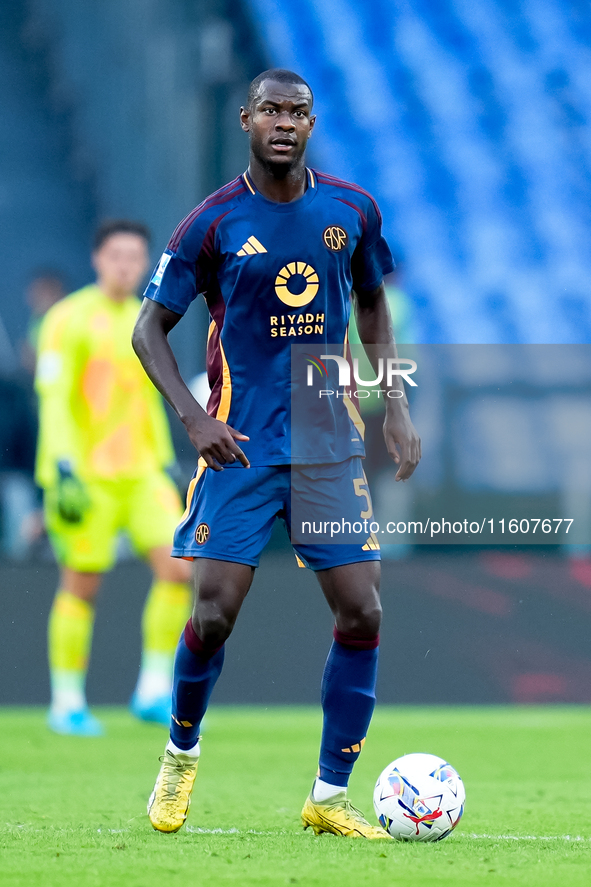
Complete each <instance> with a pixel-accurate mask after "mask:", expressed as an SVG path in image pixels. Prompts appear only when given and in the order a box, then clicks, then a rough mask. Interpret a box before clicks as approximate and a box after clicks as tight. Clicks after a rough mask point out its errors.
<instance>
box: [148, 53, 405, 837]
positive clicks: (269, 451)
mask: <svg viewBox="0 0 591 887" xmlns="http://www.w3.org/2000/svg"><path fill="white" fill-rule="evenodd" d="M312 101H313V97H312V92H311V89H310V87H309V86H308V84H307V83H306V82H305V81H304V80H303V79H302V78H301V77H299V76H298V75H297V74H294V73H293V72H291V71H285V70H283V69H273V70H270V71H266V72H264V73H263V74H260V75H259V76H258V77H257V78H255V80H253V82H252V83H251V86H250V90H249V96H248V104H247V106H246V107H245V108H242V109H241V112H240V120H241V125H242V129H243V130H244V131H245V132H247V133H248V134H249V139H250V162H249V167H248V170H247V172H245V173H244V175H242V176H240V177H238V178H237V179H235V180H234V181H233V182H230V184H228V185H226V186H225V187H224V188H221V189H220V190H219V191H216V192H215V193H214V194H212V195H211V196H210V197H208V198H207V199H206V200H204V201H203V203H201V204H200V205H199V206H198V207H197V208H196V209H195V210H194V211H193V212H192V213H190V214H189V216H187V218H186V219H185V220H184V221H182V222H181V223H180V225H179V226H178V227H177V229H176V231H175V232H174V234H173V236H172V238H171V240H170V242H169V244H168V247H167V249H166V250H165V252H164V254H163V256H162V258H161V260H160V262H159V264H158V266H157V268H156V270H155V272H154V275H153V277H152V280H151V282H150V284H149V286H148V288H147V290H146V294H145V295H146V297H147V298H146V299H145V300H144V303H143V306H142V310H141V312H140V315H139V318H138V322H137V325H136V328H135V331H134V338H133V344H134V347H135V350H136V352H137V354H138V356H139V358H140V360H141V361H142V363H143V365H144V367H145V369H146V372H147V373H148V375H149V376H150V378H151V379H152V381H153V382H154V384H155V385H156V387H157V388H158V389H159V390H160V391H161V392H162V394H163V395H164V396H165V397H166V398H167V400H168V401H169V403H170V404H171V405H172V406H173V408H174V409H175V410H176V412H177V414H178V415H179V417H180V418H181V420H182V422H183V423H184V425H185V427H186V429H187V433H188V435H189V438H190V440H191V441H192V443H193V444H194V445H195V447H196V449H197V450H198V452H199V454H200V458H199V464H198V468H197V470H196V472H195V475H194V477H193V480H192V481H191V484H190V487H189V492H188V496H187V510H186V511H185V515H184V517H183V520H182V522H181V524H180V525H179V527H178V528H177V532H176V534H175V540H174V547H173V554H174V555H176V556H177V557H185V558H190V559H193V560H194V572H195V591H196V595H195V597H196V599H195V605H194V610H193V614H192V617H191V619H190V620H189V622H188V623H187V625H186V628H185V631H184V633H183V635H182V637H181V639H180V641H179V646H178V649H177V654H176V659H175V674H174V685H173V701H172V721H171V732H170V741H169V742H168V744H167V746H166V749H165V753H164V756H163V757H162V758H161V761H162V767H161V769H160V773H159V775H158V778H157V780H156V785H155V788H154V791H153V793H152V796H151V798H150V801H149V805H148V812H149V816H150V821H151V822H152V825H153V826H154V828H155V829H157V830H159V831H163V832H175V831H177V830H178V829H179V828H180V827H181V826H182V824H183V822H184V821H185V819H186V815H187V811H188V808H189V804H190V796H191V791H192V788H193V783H194V780H195V775H196V771H197V763H198V758H199V727H200V723H201V720H202V718H203V715H204V713H205V710H206V708H207V704H208V701H209V698H210V695H211V692H212V690H213V687H214V684H215V682H216V680H217V678H218V676H219V674H220V672H221V669H222V664H223V658H224V643H225V641H226V639H227V638H228V636H229V635H230V633H231V631H232V628H233V626H234V623H235V620H236V618H237V616H238V613H239V610H240V607H241V604H242V602H243V600H244V598H245V597H246V594H247V593H248V590H249V588H250V585H251V582H252V579H253V576H254V570H255V568H256V566H257V565H258V560H259V556H260V554H261V551H262V549H263V547H264V545H265V544H266V542H267V541H268V539H269V536H270V534H271V529H272V526H273V523H274V520H275V518H276V517H281V518H283V520H284V521H285V523H286V525H287V527H288V531H289V530H290V520H291V496H290V491H291V487H292V485H294V486H297V487H298V489H299V490H300V491H302V490H303V492H304V495H308V496H310V495H312V496H314V497H316V499H317V500H318V501H319V500H321V499H322V497H323V496H325V495H326V496H328V494H329V492H330V495H331V496H332V497H333V498H334V497H335V493H336V496H337V500H338V501H339V502H341V503H342V505H343V513H344V514H345V516H346V517H347V518H348V519H350V520H352V521H355V520H359V517H360V515H361V516H367V515H368V514H370V513H371V510H370V506H369V494H368V493H367V491H366V489H363V490H360V486H359V485H360V484H362V483H363V481H362V480H361V479H362V478H363V477H364V476H363V469H362V467H361V457H362V456H363V443H362V441H361V440H360V438H359V434H357V433H355V428H354V426H353V420H352V419H351V417H350V415H349V413H348V412H347V410H346V409H345V407H344V405H343V401H342V400H341V401H339V402H338V403H337V416H336V426H337V431H338V430H339V429H340V431H341V433H339V434H337V435H336V436H333V438H331V439H329V438H328V437H326V435H324V436H323V435H322V434H319V436H318V439H317V440H313V441H312V442H311V444H310V446H309V447H308V448H306V446H305V444H302V442H301V440H300V442H299V443H298V444H297V449H298V451H294V447H293V446H292V436H291V428H290V357H291V348H290V346H291V344H292V343H305V344H306V345H309V346H310V347H314V346H317V347H316V350H318V346H320V349H322V346H326V345H327V344H329V343H333V344H334V343H337V344H338V343H342V342H345V341H346V336H347V324H348V320H349V312H350V302H351V293H352V292H353V294H354V302H355V310H356V316H357V324H358V329H359V335H360V338H361V340H362V342H363V343H364V345H371V346H374V348H373V349H372V350H373V352H374V355H376V354H379V355H380V356H382V357H396V347H395V344H394V338H393V334H392V325H391V320H390V316H389V313H388V307H387V302H386V298H385V294H384V286H383V276H384V274H386V273H388V272H389V271H391V270H392V267H393V263H392V258H391V255H390V251H389V249H388V246H387V244H386V242H385V240H384V239H383V237H382V234H381V217H380V214H379V210H378V208H377V205H376V204H375V202H374V200H373V199H372V198H371V196H370V195H369V194H367V193H366V192H365V191H363V190H362V189H361V188H359V187H357V186H356V185H352V184H350V183H348V182H343V181H340V180H338V179H335V178H333V177H332V176H328V175H326V174H324V173H320V172H316V171H315V170H311V169H308V168H307V167H306V166H305V150H306V145H307V141H308V139H309V137H310V136H311V134H312V131H313V128H314V123H315V117H314V115H313V114H312ZM198 294H203V296H204V298H205V300H206V302H207V305H208V308H209V312H210V316H211V323H210V329H209V336H208V348H207V370H208V375H209V381H210V387H211V396H210V399H209V402H208V408H207V413H206V412H205V411H203V410H202V409H201V407H200V406H199V405H198V404H197V402H196V401H195V400H194V398H193V397H192V395H191V394H190V392H189V390H188V389H187V386H186V385H185V383H184V382H183V380H182V378H181V376H180V374H179V371H178V367H177V365H176V361H175V359H174V356H173V353H172V351H171V349H170V345H169V343H168V339H167V336H168V333H169V332H170V331H171V329H172V328H173V327H174V326H175V325H176V323H178V321H179V320H180V319H181V316H182V315H183V314H184V313H185V311H186V309H187V307H188V306H189V304H190V302H191V301H192V300H193V299H194V298H195V297H196V296H197V295H198ZM374 360H375V357H374ZM399 387H400V386H399ZM385 393H386V392H385ZM384 401H385V403H386V418H385V424H384V436H385V441H386V446H387V448H388V451H389V453H390V455H391V456H392V458H393V459H394V461H395V462H396V463H397V464H398V472H397V475H396V477H397V480H406V479H407V478H409V477H410V475H411V474H412V472H413V471H414V469H415V467H416V465H417V464H418V461H419V459H420V440H419V438H418V436H417V434H416V431H415V429H414V427H413V425H412V423H411V421H410V417H409V413H408V404H407V401H406V397H402V398H397V399H396V398H395V399H390V398H388V397H387V396H385V397H384ZM351 432H353V433H351ZM300 438H302V435H300ZM294 446H295V445H294ZM368 507H369V511H368ZM339 516H340V515H339ZM363 541H366V544H363ZM294 548H295V550H296V554H297V556H298V558H299V560H300V561H301V562H303V563H305V564H306V565H307V566H309V567H310V568H311V569H313V570H315V571H316V573H317V576H318V579H319V582H320V586H321V588H322V591H323V592H324V595H325V597H326V600H327V602H328V604H329V606H330V608H331V610H332V612H333V614H334V617H335V628H334V641H333V644H332V647H331V649H330V652H329V655H328V659H327V663H326V667H325V670H324V675H323V679H322V707H323V713H324V724H323V732H322V740H321V748H320V765H319V773H318V777H317V779H316V780H315V782H314V785H313V788H312V791H311V793H310V796H309V798H308V799H307V801H306V803H305V805H304V809H303V811H302V821H303V824H304V826H305V827H308V826H312V828H313V829H314V831H315V832H316V834H319V833H320V832H332V833H333V834H336V835H342V836H347V837H365V838H370V839H373V838H382V839H389V837H390V836H389V835H388V834H387V832H385V831H384V830H383V829H381V828H379V827H374V826H371V825H370V824H369V823H368V822H367V821H366V820H365V818H364V817H363V815H362V814H361V813H360V811H358V810H357V809H356V808H355V807H353V806H352V805H351V803H350V801H349V800H348V798H347V793H346V792H347V783H348V780H349V776H350V773H351V771H352V768H353V764H354V763H355V761H356V759H357V757H358V755H359V752H360V751H361V747H362V745H363V742H364V739H365V735H366V733H367V728H368V726H369V722H370V720H371V715H372V712H373V707H374V703H375V682H376V674H377V656H378V642H379V635H378V631H379V626H380V618H381V607H380V599H379V578H380V564H379V546H378V545H377V543H376V542H375V539H374V541H373V543H371V540H369V539H368V540H361V541H359V540H355V539H353V541H350V542H347V543H346V544H340V545H329V544H316V545H313V544H306V545H300V544H294Z"/></svg>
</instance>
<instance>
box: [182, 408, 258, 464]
mask: <svg viewBox="0 0 591 887" xmlns="http://www.w3.org/2000/svg"><path fill="white" fill-rule="evenodd" d="M185 427H186V428H187V433H188V435H189V439H190V441H191V443H192V444H193V446H194V447H195V448H196V449H197V450H198V451H199V455H200V456H201V458H202V459H204V460H205V462H206V464H207V466H208V468H213V470H214V471H223V466H224V465H231V464H232V463H233V462H236V461H237V460H238V462H241V463H242V465H244V467H245V468H250V462H249V461H248V459H247V458H246V455H245V454H244V453H243V452H242V450H241V449H240V447H239V446H238V444H237V443H236V441H237V440H250V438H249V437H247V436H246V434H242V432H241V431H237V430H236V429H235V428H232V426H231V425H226V423H225V422H220V421H219V419H214V418H212V417H211V416H208V417H207V419H206V421H205V422H202V421H200V422H199V423H195V424H187V425H186V426H185Z"/></svg>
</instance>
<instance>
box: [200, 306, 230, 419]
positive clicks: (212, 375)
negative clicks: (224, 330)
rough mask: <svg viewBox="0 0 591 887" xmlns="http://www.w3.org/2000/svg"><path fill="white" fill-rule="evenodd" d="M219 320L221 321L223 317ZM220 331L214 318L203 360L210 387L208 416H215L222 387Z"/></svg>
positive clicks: (222, 364) (222, 369)
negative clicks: (205, 355) (213, 325)
mask: <svg viewBox="0 0 591 887" xmlns="http://www.w3.org/2000/svg"><path fill="white" fill-rule="evenodd" d="M224 308H225V306H224ZM221 322H222V323H223V319H222V321H221ZM220 332H221V323H220V322H219V321H218V320H216V321H215V327H214V329H213V332H212V334H211V336H210V337H209V341H208V343H207V357H206V360H205V369H206V371H207V378H208V380H209V386H210V388H211V394H210V395H209V400H208V401H207V412H208V413H209V415H210V416H215V415H216V413H217V411H218V407H219V405H220V401H221V399H222V389H223V387H224V362H223V360H222V351H221V348H220Z"/></svg>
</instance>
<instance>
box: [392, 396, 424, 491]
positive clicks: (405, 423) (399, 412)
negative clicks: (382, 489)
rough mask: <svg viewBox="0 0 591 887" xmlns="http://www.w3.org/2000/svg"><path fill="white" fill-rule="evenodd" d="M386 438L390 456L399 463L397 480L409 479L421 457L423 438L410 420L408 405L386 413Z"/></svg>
mask: <svg viewBox="0 0 591 887" xmlns="http://www.w3.org/2000/svg"><path fill="white" fill-rule="evenodd" d="M384 438H385V440H386V447H387V448H388V453H389V454H390V457H391V458H392V459H393V460H394V462H396V464H397V465H398V471H397V472H396V477H395V480H408V478H409V477H410V476H411V474H412V473H413V471H414V470H415V468H416V467H417V465H418V464H419V461H420V458H421V438H420V437H419V435H418V434H417V432H416V430H415V427H414V425H413V424H412V422H411V421H410V415H409V412H408V407H406V406H401V407H400V408H398V409H396V412H392V411H389V412H387V413H386V420H385V422H384Z"/></svg>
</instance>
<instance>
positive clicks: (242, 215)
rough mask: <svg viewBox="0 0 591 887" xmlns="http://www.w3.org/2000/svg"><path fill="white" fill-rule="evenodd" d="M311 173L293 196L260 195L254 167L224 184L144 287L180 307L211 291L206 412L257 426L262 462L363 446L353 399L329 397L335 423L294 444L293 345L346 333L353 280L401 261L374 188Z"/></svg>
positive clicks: (248, 446)
mask: <svg viewBox="0 0 591 887" xmlns="http://www.w3.org/2000/svg"><path fill="white" fill-rule="evenodd" d="M307 176H308V181H307V185H308V186H307V189H306V191H305V193H304V195H303V196H302V197H301V198H300V199H299V200H294V201H292V202H290V203H276V202H274V201H271V200H268V199H267V198H265V197H263V195H262V194H261V193H260V192H259V191H257V189H256V188H255V186H254V184H253V182H252V180H251V178H250V176H249V175H248V173H244V174H243V175H241V176H239V177H238V178H237V179H235V180H234V181H233V182H230V183H229V184H228V185H226V186H225V187H224V188H221V189H220V190H219V191H216V192H215V193H214V194H212V195H211V196H210V197H208V198H207V199H206V200H204V201H203V203H201V204H200V205H199V206H198V207H197V208H196V209H194V210H193V212H191V213H190V214H189V215H188V216H187V217H186V219H184V220H183V221H182V222H181V223H180V225H179V226H178V227H177V229H176V231H175V232H174V234H173V235H172V237H171V239H170V242H169V244H168V247H167V249H166V250H165V252H164V253H163V255H162V258H161V259H160V262H159V263H158V266H157V267H156V269H155V271H154V274H153V276H152V279H151V280H150V283H149V285H148V288H147V289H146V292H145V295H146V296H147V297H148V298H149V299H153V300H154V301H156V302H159V303H160V304H162V305H164V306H165V307H166V308H169V309H170V310H171V311H174V312H175V313H176V314H181V315H182V314H184V313H185V311H186V310H187V308H188V307H189V305H190V303H191V302H192V301H193V299H195V297H196V296H197V295H198V294H200V293H201V294H203V296H204V297H205V300H206V302H207V307H208V309H209V313H210V316H211V323H210V327H209V336H208V344H207V372H208V376H209V383H210V387H211V396H210V398H209V402H208V412H209V414H210V415H212V416H215V417H216V418H217V419H220V420H221V421H223V422H227V423H228V424H229V425H231V426H232V427H233V428H236V429H237V430H239V431H241V432H242V433H243V434H246V435H248V436H249V437H250V441H246V442H241V444H240V446H241V447H242V449H243V450H244V452H245V453H246V455H247V456H248V458H249V460H250V463H251V464H252V465H257V466H264V465H282V464H290V463H296V462H297V463H302V464H314V463H317V464H318V463H324V462H340V461H343V460H345V459H348V458H350V457H351V456H355V455H363V453H364V451H363V441H362V439H361V437H360V435H359V433H358V431H357V430H356V428H355V427H354V418H355V417H354V415H353V414H354V412H355V411H354V410H351V409H350V407H351V404H350V403H349V410H348V409H347V405H346V404H345V402H344V401H345V399H344V398H342V399H337V401H336V402H335V403H334V406H332V405H331V410H332V411H333V419H334V427H333V428H332V430H331V433H326V429H325V430H324V431H322V430H321V429H316V431H315V430H314V429H310V433H307V434H301V433H300V434H298V435H297V445H295V444H294V446H292V434H291V386H292V374H291V348H290V346H291V345H292V344H296V343H297V344H305V345H306V346H309V347H310V349H312V350H313V352H314V354H315V355H320V354H321V353H323V351H322V346H323V345H326V344H332V345H333V346H334V345H340V343H345V342H346V338H347V327H348V323H349V314H350V310H351V290H352V289H354V290H355V291H356V292H364V291H365V292H370V291H371V290H374V289H375V288H376V287H377V286H379V284H380V283H381V281H382V278H383V277H384V275H385V274H387V273H388V272H390V271H392V270H393V268H394V264H393V262H392V256H391V253H390V250H389V248H388V245H387V243H386V241H385V240H384V238H383V236H382V220H381V216H380V211H379V209H378V207H377V204H376V203H375V201H374V200H373V198H372V197H371V196H370V195H369V194H368V193H367V192H366V191H363V190H362V189H361V188H359V187H358V186H357V185H352V184H350V183H349V182H344V181H341V180H339V179H336V178H333V177H332V176H329V175H326V174H325V173H321V172H317V171H316V170H311V169H309V170H308V171H307ZM299 350H300V349H298V351H299ZM330 363H334V362H333V361H331V362H330ZM294 441H295V436H294ZM237 464H239V463H237Z"/></svg>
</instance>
